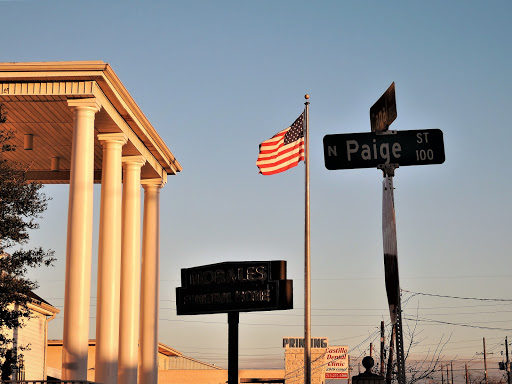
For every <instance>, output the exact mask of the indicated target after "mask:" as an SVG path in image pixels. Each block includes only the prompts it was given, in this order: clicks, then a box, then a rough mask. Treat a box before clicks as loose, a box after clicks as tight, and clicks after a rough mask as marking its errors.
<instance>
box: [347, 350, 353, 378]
mask: <svg viewBox="0 0 512 384" xmlns="http://www.w3.org/2000/svg"><path fill="white" fill-rule="evenodd" d="M347 357H348V379H347V384H350V378H351V377H352V366H351V365H350V355H348V356H347Z"/></svg>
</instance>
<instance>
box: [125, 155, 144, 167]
mask: <svg viewBox="0 0 512 384" xmlns="http://www.w3.org/2000/svg"><path fill="white" fill-rule="evenodd" d="M121 160H122V162H123V168H124V167H126V166H128V165H134V166H139V167H142V166H143V165H144V164H146V158H145V157H144V156H123V157H122V158H121Z"/></svg>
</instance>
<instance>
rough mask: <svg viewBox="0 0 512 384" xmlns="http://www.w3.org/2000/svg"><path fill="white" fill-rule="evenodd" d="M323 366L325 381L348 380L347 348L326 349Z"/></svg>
mask: <svg viewBox="0 0 512 384" xmlns="http://www.w3.org/2000/svg"><path fill="white" fill-rule="evenodd" d="M324 366H325V376H324V377H325V378H326V379H348V346H346V345H345V346H340V347H327V348H326V350H325V365H324Z"/></svg>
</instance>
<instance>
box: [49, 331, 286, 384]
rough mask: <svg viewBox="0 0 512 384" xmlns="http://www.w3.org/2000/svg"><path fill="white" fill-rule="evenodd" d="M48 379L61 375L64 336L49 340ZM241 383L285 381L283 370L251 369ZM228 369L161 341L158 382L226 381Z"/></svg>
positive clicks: (90, 362) (90, 364)
mask: <svg viewBox="0 0 512 384" xmlns="http://www.w3.org/2000/svg"><path fill="white" fill-rule="evenodd" d="M95 348H96V340H89V349H88V359H87V380H89V381H94V376H95V375H94V361H95V355H96V353H95ZM47 361H48V368H47V370H48V379H60V378H61V365H62V340H48V360H47ZM239 379H240V380H239V381H240V382H241V383H270V382H271V383H279V382H281V383H284V370H281V369H261V370H260V369H250V370H240V371H239ZM227 380H228V371H227V369H224V368H221V367H217V366H215V365H213V364H208V363H205V362H202V361H199V360H196V359H194V358H192V357H189V356H185V355H183V353H181V352H179V351H177V350H175V349H173V348H171V347H169V346H167V345H165V344H162V343H158V383H159V384H199V383H200V384H225V383H226V382H227Z"/></svg>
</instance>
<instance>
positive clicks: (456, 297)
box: [401, 289, 512, 302]
mask: <svg viewBox="0 0 512 384" xmlns="http://www.w3.org/2000/svg"><path fill="white" fill-rule="evenodd" d="M401 291H402V292H407V293H412V294H413V295H422V296H433V297H442V298H445V299H459V300H478V301H498V302H512V299H492V298H479V297H462V296H448V295H436V294H434V293H424V292H413V291H408V290H406V289H401Z"/></svg>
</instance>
